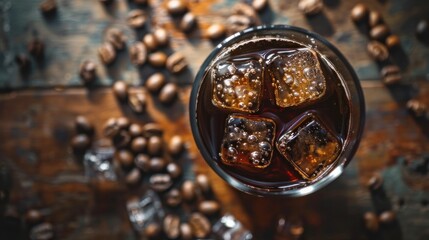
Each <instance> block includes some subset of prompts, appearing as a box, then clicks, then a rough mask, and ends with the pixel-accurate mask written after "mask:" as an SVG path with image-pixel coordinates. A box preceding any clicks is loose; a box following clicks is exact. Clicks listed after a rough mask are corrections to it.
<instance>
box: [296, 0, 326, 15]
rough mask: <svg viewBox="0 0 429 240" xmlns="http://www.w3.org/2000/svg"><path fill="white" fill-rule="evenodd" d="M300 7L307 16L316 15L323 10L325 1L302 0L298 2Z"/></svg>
mask: <svg viewBox="0 0 429 240" xmlns="http://www.w3.org/2000/svg"><path fill="white" fill-rule="evenodd" d="M298 9H299V10H301V11H302V12H303V13H304V14H305V15H307V16H312V15H316V14H318V13H320V12H321V11H322V10H323V1H322V0H300V1H299V3H298Z"/></svg>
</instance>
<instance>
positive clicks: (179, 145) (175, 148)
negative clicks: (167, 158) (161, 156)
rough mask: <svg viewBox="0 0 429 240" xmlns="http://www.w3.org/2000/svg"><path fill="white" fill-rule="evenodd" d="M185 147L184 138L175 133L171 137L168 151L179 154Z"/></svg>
mask: <svg viewBox="0 0 429 240" xmlns="http://www.w3.org/2000/svg"><path fill="white" fill-rule="evenodd" d="M183 149H184V143H183V139H182V137H181V136H179V135H175V136H173V137H171V138H170V141H169V142H168V152H169V153H170V154H171V155H173V156H174V155H179V154H180V153H181V152H182V151H183Z"/></svg>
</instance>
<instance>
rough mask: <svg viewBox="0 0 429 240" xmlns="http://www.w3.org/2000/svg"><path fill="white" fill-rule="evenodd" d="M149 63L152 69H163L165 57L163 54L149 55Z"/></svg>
mask: <svg viewBox="0 0 429 240" xmlns="http://www.w3.org/2000/svg"><path fill="white" fill-rule="evenodd" d="M148 60H149V63H150V65H152V66H154V67H164V66H165V63H166V62H167V55H166V54H165V53H163V52H154V53H151V54H149V59H148Z"/></svg>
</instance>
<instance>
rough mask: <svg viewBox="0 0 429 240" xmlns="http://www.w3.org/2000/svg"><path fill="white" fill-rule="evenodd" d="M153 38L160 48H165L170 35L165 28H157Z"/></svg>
mask: <svg viewBox="0 0 429 240" xmlns="http://www.w3.org/2000/svg"><path fill="white" fill-rule="evenodd" d="M153 36H154V37H155V40H156V42H157V44H158V46H165V45H167V43H168V33H167V30H165V29H164V28H157V29H155V31H154V32H153Z"/></svg>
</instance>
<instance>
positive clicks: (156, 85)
mask: <svg viewBox="0 0 429 240" xmlns="http://www.w3.org/2000/svg"><path fill="white" fill-rule="evenodd" d="M164 84H165V76H164V74H162V73H154V74H152V75H151V76H149V78H148V79H147V80H146V83H145V85H146V88H147V90H149V91H150V92H152V93H157V92H159V91H160V90H161V88H162V87H163V86H164Z"/></svg>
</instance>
